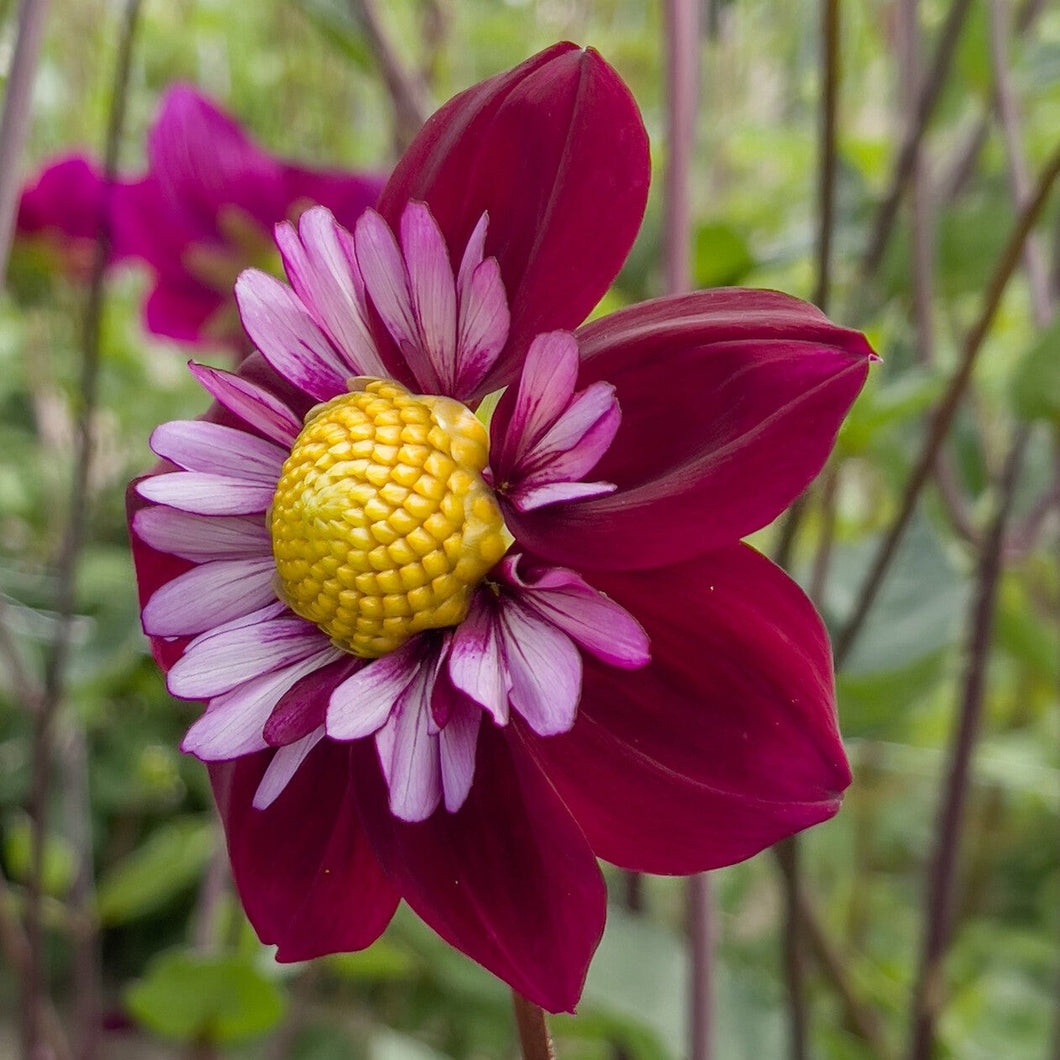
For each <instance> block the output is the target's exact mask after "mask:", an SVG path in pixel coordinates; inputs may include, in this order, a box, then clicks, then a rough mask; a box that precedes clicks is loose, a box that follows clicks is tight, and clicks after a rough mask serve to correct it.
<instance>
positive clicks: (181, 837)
mask: <svg viewBox="0 0 1060 1060" xmlns="http://www.w3.org/2000/svg"><path fill="white" fill-rule="evenodd" d="M216 844H217V837H216V831H215V828H214V823H213V820H212V819H211V818H210V817H185V818H176V819H174V820H171V821H167V822H165V823H164V824H160V825H159V826H158V827H157V828H156V829H155V830H154V831H153V832H151V834H150V836H149V837H148V838H147V840H145V842H143V843H142V844H141V845H140V846H138V847H136V849H135V850H133V851H132V852H131V853H129V854H128V855H127V856H126V857H125V858H123V859H122V860H121V861H119V862H117V863H116V864H115V865H114V866H113V867H112V868H111V869H110V870H109V872H107V874H106V875H105V876H103V878H102V879H101V880H100V885H99V895H98V899H97V911H98V915H99V919H100V921H101V922H102V923H103V924H123V923H125V922H127V921H129V920H135V919H137V918H138V917H143V916H147V915H149V914H152V913H157V912H158V911H159V910H160V909H163V908H165V906H166V905H168V904H169V903H170V902H171V901H172V899H173V898H175V897H176V896H178V895H180V894H182V893H184V892H185V891H187V890H188V889H190V888H191V887H193V886H194V885H195V883H196V881H198V879H199V877H200V876H201V875H202V872H203V869H204V868H205V867H206V863H207V862H208V861H209V859H210V854H211V853H212V852H213V850H214V848H215V847H216Z"/></svg>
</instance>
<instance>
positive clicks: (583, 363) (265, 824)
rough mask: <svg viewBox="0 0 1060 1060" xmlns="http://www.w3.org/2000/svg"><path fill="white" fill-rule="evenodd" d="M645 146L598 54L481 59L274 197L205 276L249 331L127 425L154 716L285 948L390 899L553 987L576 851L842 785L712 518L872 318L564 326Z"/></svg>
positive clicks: (576, 316) (720, 825) (764, 597)
mask: <svg viewBox="0 0 1060 1060" xmlns="http://www.w3.org/2000/svg"><path fill="white" fill-rule="evenodd" d="M647 184H648V152H647V140H646V135H645V132H644V129H643V126H642V124H641V121H640V117H639V115H638V113H637V110H636V107H635V104H634V103H633V100H632V99H631V97H630V95H629V93H628V91H627V89H626V88H625V86H624V85H623V84H622V82H621V80H620V79H619V78H618V76H617V75H616V74H615V73H614V71H613V70H612V69H611V68H610V67H608V66H607V65H606V64H605V63H604V62H603V60H602V59H600V57H599V56H598V55H596V54H595V53H594V52H592V51H583V50H580V49H577V48H575V47H574V46H573V45H569V44H564V45H557V46H555V47H553V48H551V49H549V50H548V51H546V52H543V53H541V54H540V55H537V56H535V57H534V58H532V59H530V60H529V61H527V62H526V63H524V64H523V65H522V66H520V67H518V68H517V69H515V70H513V71H511V72H509V73H506V74H502V75H500V76H498V77H495V78H492V79H491V80H489V81H486V82H484V83H483V84H480V85H477V86H475V87H474V88H472V89H470V90H468V91H467V92H464V93H463V94H461V95H459V96H457V97H456V98H455V99H453V100H452V101H451V102H450V103H449V104H447V105H446V106H445V107H443V108H442V110H441V111H440V112H439V113H438V114H436V115H435V116H434V118H433V119H432V120H431V121H429V122H428V123H427V125H426V126H425V128H424V129H423V131H422V132H421V134H420V135H419V137H418V138H417V140H416V141H415V142H414V143H413V145H412V146H411V148H410V149H409V151H408V153H407V154H406V156H405V157H404V159H403V160H402V161H401V162H400V163H399V165H398V167H397V169H396V171H395V173H394V175H393V177H392V178H391V180H390V181H389V183H388V184H387V186H386V188H385V190H384V191H383V194H382V197H381V199H380V202H379V206H378V212H376V211H374V210H370V211H368V212H366V213H365V214H364V215H363V216H362V217H361V218H360V219H359V221H358V222H357V224H356V225H355V227H354V228H353V231H352V232H350V231H347V230H346V229H345V228H343V227H342V225H340V224H339V223H338V222H337V221H336V220H335V218H334V217H333V216H332V215H331V214H330V213H328V212H327V211H326V210H324V209H313V210H309V211H307V212H306V213H305V214H304V215H303V216H302V218H301V220H300V222H299V224H298V226H297V228H295V227H292V226H291V225H288V224H281V225H280V226H279V227H278V228H277V232H276V236H277V242H278V244H279V248H280V253H281V255H282V257H283V262H284V266H285V268H286V272H287V276H288V279H289V281H290V286H287V285H285V284H283V283H281V282H279V281H278V280H275V279H273V278H272V277H270V276H267V275H265V274H263V273H260V272H254V271H251V272H247V273H244V274H243V275H242V276H241V277H240V280H239V283H238V285H237V288H236V294H237V299H238V302H239V308H240V312H241V315H242V319H243V323H244V326H245V327H246V329H247V332H248V334H249V336H250V338H251V339H252V340H253V342H254V344H255V346H256V347H257V350H258V351H260V352H259V353H256V354H254V355H253V356H251V357H250V358H248V359H247V360H246V361H244V362H243V364H242V365H241V367H240V369H239V370H238V371H237V372H235V373H225V372H221V371H217V370H214V369H211V368H206V367H202V366H197V365H193V366H192V371H193V372H194V374H195V376H196V378H197V379H198V380H199V381H200V382H201V383H202V385H203V386H204V387H205V389H206V390H207V391H208V392H209V393H210V394H211V395H212V396H213V397H214V399H215V401H216V404H215V405H214V406H213V409H212V411H211V413H210V415H209V416H208V417H207V418H206V419H205V420H201V421H193V422H177V423H169V424H166V425H164V426H163V427H161V428H159V429H158V430H157V431H156V433H155V435H154V436H153V441H152V445H153V447H154V449H155V451H156V453H157V454H158V455H159V456H160V457H162V458H163V460H164V464H163V465H162V467H161V468H159V469H158V470H157V471H156V472H155V473H154V474H152V475H151V476H149V477H147V478H145V479H142V480H140V481H139V483H138V484H136V486H135V489H134V491H133V492H132V493H131V494H130V497H131V505H130V507H131V509H132V511H133V517H132V529H133V544H134V552H135V556H136V562H137V570H138V574H139V580H140V587H141V594H142V599H143V601H144V611H143V620H144V628H145V629H146V631H147V633H148V634H149V635H150V636H151V638H152V643H153V646H154V649H155V654H156V656H157V658H158V659H159V661H160V662H161V664H162V665H163V667H165V668H166V669H167V671H168V685H169V689H170V691H171V692H172V693H173V694H175V695H177V696H180V697H183V698H187V699H195V700H203V701H205V703H206V710H205V712H204V713H203V714H202V716H201V717H200V718H199V720H198V721H196V722H195V723H194V724H193V725H192V727H191V729H190V730H189V732H188V735H187V738H186V740H185V743H184V747H185V749H186V750H188V751H190V752H192V753H193V754H195V755H197V756H199V757H200V758H201V759H203V760H204V761H206V762H207V763H208V764H209V769H210V776H211V779H212V782H213V787H214V792H215V795H216V798H217V803H218V807H219V809H220V812H221V816H222V818H223V821H224V826H225V829H226V833H227V838H228V849H229V853H230V855H231V859H232V865H233V869H234V873H235V879H236V883H237V886H238V888H239V891H240V894H241V896H242V900H243V903H244V905H245V907H246V910H247V913H248V915H249V917H250V920H251V922H252V923H253V924H254V926H255V928H256V929H257V931H258V933H259V935H260V936H261V938H262V939H263V940H264V941H265V942H268V943H273V944H275V945H276V946H277V947H278V950H277V957H278V958H279V959H280V960H300V959H305V958H309V957H313V956H315V955H318V954H323V953H328V952H333V951H340V950H349V949H358V948H360V947H363V946H366V945H368V944H369V943H370V942H372V941H373V940H374V939H375V938H376V937H377V936H378V935H379V933H380V932H381V931H382V930H383V928H384V927H385V925H386V924H387V923H388V921H389V920H390V918H391V916H392V914H393V912H394V909H395V906H396V904H397V902H398V901H399V899H401V898H404V899H405V900H406V901H407V902H408V903H409V905H410V906H411V907H412V908H413V909H414V910H415V911H416V912H417V913H418V914H419V915H420V916H421V917H422V918H423V919H424V920H425V921H426V922H427V923H428V924H430V925H431V926H432V927H433V928H434V929H435V930H436V931H437V932H438V933H439V934H440V935H441V936H442V937H443V938H445V939H447V940H448V941H449V942H451V943H452V944H453V945H454V946H457V947H458V948H460V949H461V950H463V951H464V952H465V953H467V954H468V955H470V956H471V957H473V958H474V959H475V960H477V961H479V962H481V963H482V964H483V965H485V966H486V967H487V968H489V969H490V970H492V971H493V972H495V973H496V974H497V975H498V976H500V977H501V978H503V979H505V980H507V981H508V982H509V983H510V984H511V985H512V986H513V987H514V988H515V989H516V990H518V991H520V992H521V993H522V994H524V995H525V996H526V997H528V998H529V999H531V1000H532V1001H535V1002H537V1003H539V1004H541V1005H542V1006H544V1007H545V1008H548V1009H550V1010H553V1011H558V1010H563V1009H571V1008H573V1006H574V1005H575V1003H576V1002H577V999H578V997H579V994H580V992H581V987H582V983H583V981H584V977H585V973H586V969H587V967H588V962H589V959H590V957H591V955H592V953H593V950H594V949H595V947H596V944H597V942H598V941H599V938H600V934H601V931H602V929H603V922H604V912H605V890H604V883H603V878H602V876H601V874H600V870H599V867H598V864H597V857H601V858H604V859H606V860H608V861H611V862H613V863H614V864H616V865H620V866H623V867H625V868H629V869H637V870H641V871H647V872H661V873H688V872H695V871H698V870H702V869H707V868H711V867H716V866H720V865H725V864H729V863H731V862H734V861H738V860H740V859H742V858H746V857H748V856H750V855H751V854H754V853H755V852H757V851H758V850H760V849H761V848H763V847H764V846H766V845H768V844H770V843H773V842H774V841H776V840H777V839H779V838H781V837H782V836H786V835H789V834H791V833H792V832H795V831H797V830H799V829H801V828H804V827H806V826H808V825H810V824H813V823H815V822H817V821H820V820H822V819H825V818H827V817H829V816H831V815H832V814H833V813H834V812H835V811H836V809H837V808H838V805H839V800H840V794H841V792H842V790H843V789H844V788H845V787H846V785H847V783H848V782H849V773H848V769H847V764H846V760H845V757H844V754H843V749H842V745H841V743H840V739H839V734H838V731H837V728H836V721H835V710H834V696H833V687H832V667H831V656H830V651H829V647H828V641H827V638H826V635H825V632H824V630H823V628H822V625H821V622H820V620H819V619H818V617H817V615H816V613H815V612H814V610H813V608H812V606H811V605H810V604H809V602H808V601H807V600H806V598H805V596H804V595H803V594H802V593H801V591H800V590H799V589H798V588H797V587H796V586H795V585H794V584H793V583H792V582H791V581H790V580H789V579H788V578H787V577H786V576H785V575H784V574H783V573H782V572H781V571H780V570H778V569H777V568H776V567H774V566H773V565H772V564H771V563H769V562H768V561H767V560H766V559H764V558H763V557H762V556H761V555H759V554H758V553H757V552H755V551H754V550H752V549H751V548H749V547H747V546H745V545H743V544H741V543H740V538H741V536H742V535H745V534H747V533H750V532H751V531H753V530H755V529H757V528H759V527H761V526H763V525H765V524H766V523H768V522H769V521H770V520H771V519H773V518H774V517H775V516H776V515H777V514H778V513H779V512H780V511H781V510H782V509H783V508H784V507H785V506H786V505H787V504H788V503H790V501H791V500H792V499H793V498H794V497H795V496H796V495H797V494H798V493H799V492H800V491H801V490H803V489H804V488H805V486H806V485H807V483H808V482H809V481H810V479H811V478H812V477H813V476H814V475H815V474H816V473H817V471H818V470H819V469H820V467H821V465H822V463H823V462H824V460H825V458H826V456H827V454H828V452H829V450H830V448H831V445H832V443H833V441H834V437H835V433H836V430H837V429H838V426H839V423H840V421H841V419H842V417H843V415H844V414H845V412H846V409H847V408H848V406H849V404H850V402H851V401H852V400H853V398H854V397H855V395H856V394H857V392H858V390H859V388H860V387H861V385H862V382H863V381H864V378H865V374H866V369H867V365H868V362H869V359H870V357H871V352H870V350H869V348H868V346H867V345H866V343H865V341H864V339H863V338H862V337H861V336H860V335H858V334H856V333H853V332H850V331H844V330H842V329H839V328H836V327H835V326H833V325H832V324H830V323H829V322H828V321H827V320H826V319H825V318H824V317H823V316H822V315H821V314H820V313H819V312H818V311H817V310H816V309H814V308H812V307H811V306H808V305H806V304H804V303H801V302H798V301H796V300H795V299H792V298H789V297H786V296H784V295H780V294H776V293H771V292H762V291H739V290H718V291H710V292H704V293H701V294H693V295H687V296H684V297H679V298H669V299H662V300H659V301H654V302H648V303H645V304H643V305H637V306H633V307H631V308H629V309H626V310H623V311H621V312H618V313H616V314H614V315H612V316H610V317H607V318H605V319H601V320H598V321H595V322H593V323H591V324H588V325H586V326H584V327H580V328H577V330H573V331H572V330H571V329H572V328H575V327H576V325H577V324H578V323H579V322H580V321H581V320H582V319H583V318H584V316H585V315H586V313H587V312H588V311H589V310H590V309H591V308H592V307H593V305H594V304H595V303H596V302H597V300H598V299H599V298H600V296H601V295H602V294H603V292H604V291H605V290H606V288H607V286H608V285H609V283H610V282H611V280H612V279H613V278H614V275H615V273H616V271H617V269H618V266H619V265H620V264H621V262H622V260H623V258H624V256H625V254H626V253H627V251H628V249H629V246H630V244H631V242H632V239H633V236H634V233H635V231H636V228H637V225H638V224H639V221H640V217H641V213H642V210H643V207H644V202H645V198H646V193H647ZM497 395H500V396H499V398H498V397H497ZM490 410H492V411H491V412H490ZM476 412H477V413H478V415H476ZM486 421H488V427H487V426H486Z"/></svg>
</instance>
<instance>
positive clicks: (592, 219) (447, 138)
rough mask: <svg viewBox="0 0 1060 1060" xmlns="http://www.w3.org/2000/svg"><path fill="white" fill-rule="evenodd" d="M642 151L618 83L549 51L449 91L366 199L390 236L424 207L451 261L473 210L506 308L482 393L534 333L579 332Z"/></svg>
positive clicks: (618, 243) (620, 227)
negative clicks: (500, 341) (416, 204)
mask: <svg viewBox="0 0 1060 1060" xmlns="http://www.w3.org/2000/svg"><path fill="white" fill-rule="evenodd" d="M648 179H649V163H648V141H647V135H646V133H645V131H644V126H643V123H642V122H641V119H640V115H639V113H638V111H637V106H636V104H635V103H634V101H633V98H632V97H631V96H630V94H629V90H628V89H627V88H626V86H625V85H624V84H623V83H622V80H621V79H620V78H619V76H618V75H617V74H616V73H615V71H614V70H612V69H611V67H610V66H608V65H607V63H605V62H604V61H603V59H601V58H600V56H599V55H598V54H597V53H596V52H594V51H593V50H592V49H586V50H583V49H580V48H576V47H575V46H574V45H572V44H557V45H555V46H554V47H552V48H550V49H548V50H547V51H544V52H541V53H540V54H539V55H536V56H534V57H533V58H531V59H529V60H527V61H526V62H525V63H523V64H522V65H521V66H519V67H517V68H516V69H514V70H512V71H509V72H508V73H504V74H500V75H498V76H496V77H493V78H491V79H490V80H488V81H484V82H483V83H482V84H479V85H476V86H474V87H472V88H470V89H468V90H467V91H466V92H462V93H461V94H460V95H458V96H456V97H455V98H454V99H452V100H450V101H449V103H447V104H446V105H445V106H444V107H442V108H441V110H439V111H438V113H437V114H435V115H434V116H433V117H432V118H431V119H430V120H429V121H428V122H427V124H426V125H425V126H424V127H423V130H422V131H421V132H420V134H419V135H418V136H417V137H416V139H415V140H414V141H413V143H412V145H411V147H410V148H409V149H408V151H406V152H405V155H404V157H403V158H402V159H401V161H400V162H399V163H398V165H397V168H396V169H395V171H394V174H393V176H392V177H391V178H390V181H389V182H388V183H387V186H386V188H385V189H384V190H383V194H382V195H381V197H380V200H379V211H380V213H382V215H383V216H384V217H385V218H386V219H387V221H388V222H389V223H390V224H391V225H392V226H395V227H396V226H397V224H398V222H399V220H400V218H401V214H402V212H403V211H404V209H405V204H406V203H408V202H409V201H410V200H414V199H415V200H421V201H423V202H426V203H427V205H428V206H429V207H430V209H431V213H432V214H433V216H434V218H435V220H436V221H437V222H438V225H439V227H440V228H441V230H442V232H443V233H444V234H445V237H446V242H447V243H448V246H449V253H450V256H451V258H452V259H453V260H456V259H457V258H458V257H459V256H460V255H461V254H462V253H463V251H464V247H465V245H466V244H467V241H468V238H469V237H470V235H471V233H472V231H473V229H474V228H475V226H476V225H477V224H478V222H479V219H480V218H481V216H482V214H483V213H484V212H487V211H488V213H489V217H490V221H489V231H488V233H487V236H486V244H485V255H486V256H487V257H496V258H497V261H498V263H499V264H500V268H501V275H502V276H503V277H504V283H505V287H506V288H507V291H508V301H509V307H510V309H511V334H510V339H509V343H508V346H507V348H506V350H505V352H504V353H502V355H501V358H500V360H499V361H498V362H497V364H496V366H495V367H494V369H493V370H492V371H491V372H490V374H489V376H488V377H487V380H486V381H485V383H484V384H483V387H482V389H484V390H490V389H495V388H496V387H498V386H501V385H504V384H505V383H507V382H509V381H510V380H511V378H512V376H513V375H514V374H515V371H516V369H517V366H518V363H519V360H520V358H521V357H522V355H523V353H524V352H525V350H526V348H527V346H528V345H529V344H530V341H531V340H532V339H533V338H534V336H535V335H538V334H540V333H542V332H546V331H552V330H554V329H556V328H567V329H569V328H573V327H575V326H577V325H578V324H579V323H581V321H582V320H584V319H585V317H586V316H587V315H588V313H589V311H590V310H591V309H592V308H593V306H594V305H596V303H597V302H598V301H599V300H600V297H601V296H602V295H603V293H604V291H606V290H607V288H608V286H609V285H610V283H611V281H612V280H613V279H614V277H615V275H616V273H617V272H618V269H619V267H620V266H621V264H622V262H623V261H624V260H625V257H626V254H627V253H628V252H629V248H630V246H631V245H632V243H633V238H634V236H635V235H636V233H637V228H638V227H639V225H640V220H641V216H642V214H643V210H644V203H645V200H646V198H647V191H648Z"/></svg>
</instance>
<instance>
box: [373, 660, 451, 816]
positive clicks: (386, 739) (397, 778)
mask: <svg viewBox="0 0 1060 1060" xmlns="http://www.w3.org/2000/svg"><path fill="white" fill-rule="evenodd" d="M437 670H438V659H437V658H434V659H430V658H429V659H426V660H425V661H424V662H423V663H422V664H421V666H420V667H419V669H418V670H417V671H416V673H415V674H414V676H413V678H412V680H411V681H410V682H409V685H408V687H407V688H406V689H405V691H404V692H402V694H401V696H400V697H399V698H398V702H397V704H396V705H395V709H394V712H393V714H391V716H390V720H389V721H388V722H387V723H386V724H385V725H384V726H383V727H382V728H381V729H380V730H379V731H378V732H377V733H376V734H375V746H376V750H377V751H378V752H379V763H380V765H381V766H382V767H383V776H384V777H386V783H387V789H388V791H389V793H390V812H391V813H392V814H393V815H394V816H395V817H397V818H399V819H400V820H402V821H425V820H427V818H428V817H430V815H431V814H432V813H434V811H435V810H436V809H437V808H438V804H439V803H440V802H441V801H442V774H441V766H440V763H439V761H438V740H439V738H438V736H437V735H436V734H432V733H431V728H432V726H431V709H430V702H431V692H432V691H433V689H434V678H435V674H436V673H437Z"/></svg>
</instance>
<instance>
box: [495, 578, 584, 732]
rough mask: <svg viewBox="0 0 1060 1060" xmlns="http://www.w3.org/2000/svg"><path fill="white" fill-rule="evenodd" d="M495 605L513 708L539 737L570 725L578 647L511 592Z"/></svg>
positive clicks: (577, 686)
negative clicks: (512, 595)
mask: <svg viewBox="0 0 1060 1060" xmlns="http://www.w3.org/2000/svg"><path fill="white" fill-rule="evenodd" d="M498 610H499V629H500V631H501V655H502V656H503V658H504V665H505V669H506V670H507V671H508V677H509V679H510V681H511V691H510V692H509V693H508V698H509V700H510V702H511V705H512V707H513V708H514V709H515V710H517V711H518V712H519V713H520V714H521V715H522V716H523V717H524V718H525V719H526V721H527V723H528V724H529V725H530V727H531V728H532V729H533V730H534V732H536V733H538V735H540V736H553V735H555V734H556V733H560V732H566V731H567V730H568V729H569V728H570V727H571V726H572V725H573V724H574V718H575V715H576V714H577V712H578V699H579V698H580V696H581V687H582V660H581V656H580V655H579V654H578V649H577V648H575V647H574V645H573V644H572V643H571V640H570V637H568V636H567V635H566V634H565V633H563V632H562V631H561V630H559V629H557V628H556V627H555V626H554V625H552V623H551V622H548V621H546V620H545V619H543V618H540V617H539V616H538V615H537V614H535V613H534V612H532V611H530V610H529V609H527V608H524V607H523V606H521V605H520V604H519V603H518V602H517V601H516V600H513V599H512V598H510V597H508V598H502V600H501V601H500V606H499V609H498Z"/></svg>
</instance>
